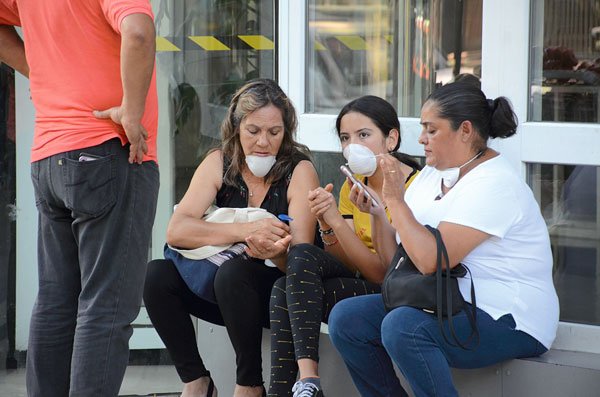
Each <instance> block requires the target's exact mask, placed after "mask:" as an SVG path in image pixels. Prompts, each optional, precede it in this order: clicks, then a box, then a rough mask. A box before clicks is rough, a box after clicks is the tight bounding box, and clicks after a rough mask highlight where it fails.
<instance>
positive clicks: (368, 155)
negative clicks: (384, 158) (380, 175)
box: [343, 143, 377, 176]
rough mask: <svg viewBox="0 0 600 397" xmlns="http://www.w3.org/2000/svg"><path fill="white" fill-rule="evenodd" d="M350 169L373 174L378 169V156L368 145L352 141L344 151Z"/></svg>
mask: <svg viewBox="0 0 600 397" xmlns="http://www.w3.org/2000/svg"><path fill="white" fill-rule="evenodd" d="M343 154H344V158H345V159H346V160H347V161H348V166H349V167H350V170H352V172H354V173H355V174H360V175H364V176H371V175H373V174H374V173H375V171H376V170H377V158H376V157H375V153H373V152H372V151H371V150H370V149H369V148H368V147H366V146H363V145H359V144H357V143H351V144H349V145H348V146H346V148H345V149H344V151H343Z"/></svg>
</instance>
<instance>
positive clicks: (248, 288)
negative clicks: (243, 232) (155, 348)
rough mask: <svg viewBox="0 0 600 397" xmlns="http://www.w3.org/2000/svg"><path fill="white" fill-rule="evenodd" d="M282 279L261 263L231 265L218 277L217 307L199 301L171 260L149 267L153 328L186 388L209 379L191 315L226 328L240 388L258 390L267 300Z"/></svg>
mask: <svg viewBox="0 0 600 397" xmlns="http://www.w3.org/2000/svg"><path fill="white" fill-rule="evenodd" d="M282 275H283V273H282V272H281V271H280V270H279V269H277V268H271V267H267V266H265V265H264V262H263V261H260V260H254V259H245V258H242V257H238V258H234V259H231V260H229V261H227V262H225V263H223V264H222V265H221V267H220V268H219V270H218V271H217V275H216V276H215V284H214V285H215V295H216V297H217V302H218V305H216V304H213V303H210V302H207V301H205V300H203V299H201V298H199V297H198V296H196V295H195V294H194V293H193V292H192V291H190V289H189V288H188V287H187V285H186V284H185V282H184V281H183V279H182V278H181V276H180V275H179V272H178V271H177V268H176V267H175V265H174V264H173V262H171V261H170V260H163V259H161V260H154V261H151V262H150V263H149V264H148V273H147V275H146V285H145V288H144V301H145V304H146V309H147V311H148V314H149V316H150V319H151V320H152V324H153V325H154V327H155V328H156V331H157V332H158V334H159V335H160V338H161V339H162V341H163V342H164V344H165V346H166V347H167V350H168V351H169V354H170V355H171V359H172V360H173V362H174V364H175V368H176V369H177V373H178V374H179V377H180V378H181V380H182V381H183V382H185V383H187V382H191V381H193V380H196V379H198V378H200V377H202V376H207V375H210V373H209V371H208V370H207V369H206V367H205V366H204V363H203V362H202V359H201V358H200V354H199V352H198V345H197V343H196V332H195V330H194V327H193V323H192V319H191V318H190V314H191V315H193V316H195V317H198V318H201V319H202V320H205V321H208V322H210V323H213V324H218V325H225V327H227V333H228V334H229V339H231V344H232V345H233V349H234V350H235V354H236V366H237V370H236V383H237V384H238V385H241V386H260V385H262V384H263V379H262V359H261V342H262V328H263V327H265V328H268V325H269V312H268V309H269V294H270V292H271V288H272V286H273V283H274V282H275V280H277V279H278V278H280V277H281V276H282Z"/></svg>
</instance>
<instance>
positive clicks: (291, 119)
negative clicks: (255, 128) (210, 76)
mask: <svg viewBox="0 0 600 397" xmlns="http://www.w3.org/2000/svg"><path fill="white" fill-rule="evenodd" d="M268 105H273V106H275V107H276V108H278V109H279V110H280V111H281V117H282V119H283V125H284V135H283V141H282V142H281V147H280V148H279V152H277V161H276V162H275V165H273V168H271V170H270V171H269V173H268V174H267V175H266V176H265V181H266V182H267V183H272V182H275V181H278V180H279V179H281V178H283V177H285V176H286V175H287V174H288V173H289V172H290V170H291V169H292V166H293V164H294V163H296V162H297V161H299V159H307V160H308V159H310V151H309V149H308V148H307V147H306V146H304V145H302V144H300V143H298V142H296V129H297V128H298V118H297V117H296V110H295V109H294V105H293V104H292V102H291V101H290V99H289V98H288V97H287V95H285V93H284V92H283V90H282V89H281V88H280V87H279V86H278V85H277V83H276V82H274V81H273V80H270V79H255V80H251V81H249V82H248V83H246V84H245V85H244V86H242V87H241V88H240V89H238V90H237V92H236V93H235V94H234V96H233V98H232V99H231V103H230V105H229V110H228V111H227V116H226V117H225V119H224V120H223V123H222V124H221V138H222V143H221V150H222V151H223V156H224V157H225V158H227V159H228V160H229V161H230V165H229V167H228V168H227V171H226V172H225V175H224V177H223V180H224V182H225V183H226V184H228V185H235V184H236V182H235V179H236V177H237V176H238V175H241V171H242V169H243V166H244V164H245V159H246V157H245V156H244V151H243V150H242V144H241V142H240V123H241V122H242V120H243V119H244V118H245V117H246V116H247V115H249V114H250V113H252V112H254V111H256V110H258V109H261V108H263V107H265V106H268Z"/></svg>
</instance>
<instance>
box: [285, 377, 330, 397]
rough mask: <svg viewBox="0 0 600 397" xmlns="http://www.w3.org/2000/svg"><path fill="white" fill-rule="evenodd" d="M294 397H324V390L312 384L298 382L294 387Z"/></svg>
mask: <svg viewBox="0 0 600 397" xmlns="http://www.w3.org/2000/svg"><path fill="white" fill-rule="evenodd" d="M292 393H294V395H293V397H323V390H321V389H319V387H318V386H317V385H315V384H314V383H311V382H302V381H298V382H296V383H294V386H293V387H292Z"/></svg>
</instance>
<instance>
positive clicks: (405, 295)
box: [381, 225, 479, 350]
mask: <svg viewBox="0 0 600 397" xmlns="http://www.w3.org/2000/svg"><path fill="white" fill-rule="evenodd" d="M425 227H426V228H427V230H429V231H430V232H431V233H432V234H433V235H434V236H435V240H436V245H437V261H436V267H437V269H436V272H435V274H430V275H425V274H423V273H421V272H420V271H419V270H418V269H417V268H416V266H415V265H414V263H413V261H412V260H411V259H410V257H409V256H408V254H407V253H406V251H405V250H404V247H403V246H402V244H400V245H399V246H398V249H397V250H396V254H395V255H394V258H393V259H392V262H391V264H390V267H389V269H388V271H387V273H386V275H385V278H384V279H383V285H382V287H381V292H382V296H383V303H384V306H385V309H386V310H387V311H388V312H389V311H391V310H393V309H395V308H397V307H400V306H411V307H415V308H417V309H421V310H423V311H425V312H428V313H432V314H435V315H436V316H437V318H438V324H439V326H440V330H441V332H442V335H443V336H444V340H445V341H446V342H447V343H448V344H450V345H452V346H460V347H461V348H463V349H466V350H469V349H470V348H468V347H467V346H466V345H467V344H468V343H469V341H470V340H471V339H472V338H473V337H475V338H476V339H477V344H478V343H479V342H478V340H479V331H478V329H477V325H476V319H477V317H476V316H477V311H476V308H477V303H476V301H475V287H474V285H473V278H471V310H465V313H466V314H467V317H468V318H469V323H470V324H471V335H470V336H469V338H468V339H467V341H466V342H461V341H460V340H459V339H458V337H457V336H456V333H455V331H454V325H453V321H452V316H453V315H455V314H457V313H458V312H460V311H461V310H463V309H465V308H466V302H465V300H464V298H463V297H462V294H461V293H460V290H459V287H458V280H457V278H459V277H464V276H465V275H466V274H467V273H469V274H470V271H469V269H468V268H467V267H466V266H464V265H463V264H460V263H459V264H458V265H457V266H455V267H453V268H452V269H450V267H449V266H448V263H449V260H448V252H447V251H446V246H445V245H444V241H443V240H442V235H441V234H440V232H439V230H437V229H436V228H433V227H431V226H429V225H425ZM442 259H443V260H445V263H446V268H445V270H443V269H442ZM444 317H447V318H448V328H449V329H450V337H448V336H447V335H446V331H445V330H444V327H443V318H444ZM451 339H452V341H451Z"/></svg>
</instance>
